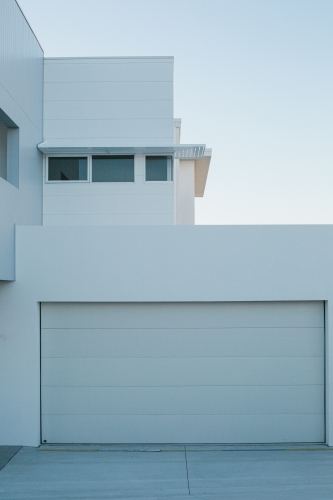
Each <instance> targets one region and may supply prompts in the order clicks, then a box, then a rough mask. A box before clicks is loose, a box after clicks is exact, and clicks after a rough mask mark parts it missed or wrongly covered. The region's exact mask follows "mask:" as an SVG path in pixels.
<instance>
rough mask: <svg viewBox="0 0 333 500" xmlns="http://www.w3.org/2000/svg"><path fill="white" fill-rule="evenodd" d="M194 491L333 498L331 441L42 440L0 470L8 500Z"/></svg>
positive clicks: (177, 497)
mask: <svg viewBox="0 0 333 500" xmlns="http://www.w3.org/2000/svg"><path fill="white" fill-rule="evenodd" d="M7 448H9V447H7ZM14 451H15V450H13V449H12V452H14ZM16 451H17V450H16ZM7 452H8V450H7ZM0 456H1V453H0ZM190 497H193V498H199V499H205V500H209V499H221V500H225V499H232V500H239V499H242V500H243V499H244V500H277V499H279V500H282V499H283V500H294V499H302V500H310V499H311V500H324V499H325V500H332V499H333V450H332V449H329V448H327V447H324V446H318V447H288V448H286V447H268V446H243V447H239V446H166V445H164V446H143V445H142V446H132V447H131V446H98V445H96V446H93V445H90V446H42V447H40V448H37V449H36V448H22V449H21V450H20V451H19V452H18V453H16V454H15V455H14V456H13V458H11V460H10V461H9V462H8V463H7V464H6V465H5V466H4V467H3V469H2V470H1V471H0V498H1V500H14V499H15V500H23V499H24V500H27V499H36V500H38V499H43V500H48V499H62V500H67V499H77V500H78V499H91V500H100V499H124V498H130V499H131V498H132V499H134V498H135V499H150V500H152V499H166V498H170V499H173V500H184V499H188V498H190Z"/></svg>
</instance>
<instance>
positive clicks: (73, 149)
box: [38, 141, 206, 160]
mask: <svg viewBox="0 0 333 500" xmlns="http://www.w3.org/2000/svg"><path fill="white" fill-rule="evenodd" d="M205 148H206V146H205V145H204V144H170V146H145V147H140V146H138V147H130V146H124V147H117V146H107V145H105V146H62V145H59V144H56V143H52V142H51V141H45V142H42V143H41V144H38V149H39V150H40V151H41V152H42V153H44V154H59V155H64V154H66V155H72V154H104V155H105V154H140V153H141V154H156V155H160V154H169V155H174V158H176V159H184V160H194V159H197V158H202V157H203V155H204V154H205Z"/></svg>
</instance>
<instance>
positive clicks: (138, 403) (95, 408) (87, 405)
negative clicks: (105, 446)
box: [42, 386, 324, 415]
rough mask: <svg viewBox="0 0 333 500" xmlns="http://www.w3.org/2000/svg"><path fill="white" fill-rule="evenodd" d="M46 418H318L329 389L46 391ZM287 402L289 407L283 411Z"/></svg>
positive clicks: (85, 389)
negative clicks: (300, 415) (290, 415)
mask: <svg viewBox="0 0 333 500" xmlns="http://www.w3.org/2000/svg"><path fill="white" fill-rule="evenodd" d="M42 401H43V414H44V415H47V414H48V415H52V414H59V412H61V414H66V415H80V414H82V415H83V414H84V415H126V414H133V415H150V414H153V415H172V414H173V413H174V412H175V408H177V413H178V414H181V415H187V414H188V413H189V411H191V412H192V413H193V414H199V415H200V414H201V415H211V414H214V415H238V414H239V415H247V414H250V413H251V414H255V415H272V414H282V413H309V414H312V413H315V412H318V409H320V408H321V409H322V408H323V404H324V387H323V386H321V388H320V390H318V387H317V386H266V387H256V386H250V387H249V386H229V387H226V386H215V387H45V388H43V389H42ZM281 401H283V402H284V405H283V408H281Z"/></svg>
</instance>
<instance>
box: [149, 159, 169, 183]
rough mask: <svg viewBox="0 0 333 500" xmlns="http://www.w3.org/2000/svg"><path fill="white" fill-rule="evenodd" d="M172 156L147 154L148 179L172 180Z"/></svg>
mask: <svg viewBox="0 0 333 500" xmlns="http://www.w3.org/2000/svg"><path fill="white" fill-rule="evenodd" d="M171 180H172V158H171V156H146V181H171Z"/></svg>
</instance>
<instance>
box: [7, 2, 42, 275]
mask: <svg viewBox="0 0 333 500" xmlns="http://www.w3.org/2000/svg"><path fill="white" fill-rule="evenodd" d="M0 34H1V36H0V61H1V63H0V68H1V70H0V136H1V139H0V145H1V146H0V149H1V151H2V152H1V153H0V255H1V258H0V280H1V279H2V280H12V279H14V276H15V263H14V260H15V255H14V246H15V239H14V238H15V235H14V224H20V225H35V224H37V225H38V224H41V221H42V200H41V195H42V179H41V172H42V155H41V154H40V153H39V152H38V150H37V147H36V146H37V144H38V143H39V142H40V141H41V140H42V139H43V116H42V114H43V101H42V95H43V51H42V49H41V47H40V46H39V43H38V41H37V40H36V38H35V36H34V34H33V32H32V31H31V29H30V27H29V25H28V24H27V22H26V20H25V19H24V17H23V15H22V13H21V11H20V9H19V7H18V5H17V4H16V2H14V1H13V0H2V1H1V2H0ZM4 128H5V130H4ZM4 146H5V147H6V149H7V151H6V152H4ZM5 163H6V165H4V164H5Z"/></svg>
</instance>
